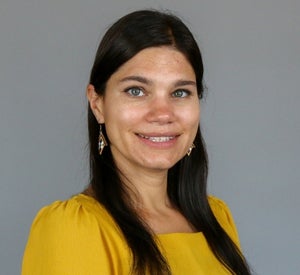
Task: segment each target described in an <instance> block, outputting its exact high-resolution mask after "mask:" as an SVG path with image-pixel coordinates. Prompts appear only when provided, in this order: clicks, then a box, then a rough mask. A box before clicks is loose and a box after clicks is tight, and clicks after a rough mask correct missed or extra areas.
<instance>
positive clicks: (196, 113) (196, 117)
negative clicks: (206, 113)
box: [181, 105, 200, 128]
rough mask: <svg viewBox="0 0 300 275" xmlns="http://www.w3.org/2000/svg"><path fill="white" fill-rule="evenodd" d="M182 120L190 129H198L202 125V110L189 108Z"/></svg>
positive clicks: (196, 107) (182, 114)
mask: <svg viewBox="0 0 300 275" xmlns="http://www.w3.org/2000/svg"><path fill="white" fill-rule="evenodd" d="M181 116H182V120H183V121H184V123H185V124H186V125H187V126H188V127H190V128H195V127H196V128H198V125H199V123H200V108H199V106H197V105H196V106H195V107H194V108H188V109H186V110H185V111H183V112H182V113H181Z"/></svg>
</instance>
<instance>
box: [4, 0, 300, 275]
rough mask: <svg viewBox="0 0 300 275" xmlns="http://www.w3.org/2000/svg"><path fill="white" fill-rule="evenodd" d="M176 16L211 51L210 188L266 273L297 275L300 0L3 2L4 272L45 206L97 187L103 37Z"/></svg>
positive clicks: (12, 269) (207, 109)
mask: <svg viewBox="0 0 300 275" xmlns="http://www.w3.org/2000/svg"><path fill="white" fill-rule="evenodd" d="M149 7H152V8H163V9H170V10H172V11H174V12H175V13H178V14H179V15H180V16H181V17H183V18H184V19H185V22H186V23H187V24H188V25H189V26H190V28H191V29H192V31H193V32H194V34H195V36H196V38H197V40H198V41H199V44H200V47H201V49H202V52H203V57H204V63H205V70H206V71H205V82H206V86H207V97H206V100H205V101H204V102H203V104H202V128H203V131H204V135H205V137H206V142H207V147H208V150H209V156H210V167H211V169H210V177H209V185H210V187H209V188H210V192H211V193H214V194H215V195H217V196H220V197H221V198H222V199H224V200H225V201H226V202H227V203H228V205H229V206H230V207H231V209H232V212H233V215H234V217H235V220H236V224H237V226H238V229H239V233H240V238H241V242H242V246H243V249H244V252H245V254H246V256H247V258H248V260H249V261H250V263H251V265H252V266H253V268H254V269H255V271H256V273H257V274H266V275H276V274H277V275H282V274H285V275H287V274H299V270H300V258H299V255H300V252H299V247H300V237H299V235H300V234H299V233H300V231H299V228H300V220H299V214H298V212H299V210H300V203H299V199H298V196H299V193H300V169H299V164H300V146H299V141H300V108H299V104H300V92H299V78H300V1H297V0H285V1H279V0H252V1H236V0H227V1H222V0H220V1H216V0H201V1H197V0H195V1H192V0H191V1H189V0H185V1H180V0H164V1H155V0H152V1H150V0H148V1H147V0H144V1H140V0H135V1H133V0H131V1H104V0H102V1H101V0H97V1H96V0H85V1H79V0H60V1H41V0H26V1H23V0H1V3H0V36H1V42H0V47H1V48H0V83H1V90H0V129H1V130H0V131H1V132H0V146H1V154H0V179H1V185H0V190H1V192H0V215H1V216H0V220H1V225H0V227H1V228H0V229H1V230H0V273H1V274H4V275H15V274H19V272H20V262H21V258H22V253H23V249H24V246H25V243H26V239H27V235H28V231H29V227H30V224H31V222H32V219H33V217H34V215H35V214H36V212H37V211H38V209H39V208H40V207H42V206H43V205H45V204H48V203H50V202H52V201H53V200H57V199H66V198H68V197H69V196H71V195H72V194H74V193H77V192H80V191H81V190H82V189H83V188H84V186H85V185H86V184H87V181H88V172H87V153H86V142H87V133H86V111H85V109H86V108H85V107H86V100H85V86H86V84H87V82H88V75H89V71H90V67H91V64H92V61H93V57H94V54H95V51H96V48H97V45H98V42H99V39H100V37H101V36H102V34H103V33H104V31H105V29H106V28H107V26H108V25H109V24H110V23H112V21H114V20H115V19H116V18H118V17H119V16H121V15H123V14H124V13H127V12H129V11H132V10H135V9H140V8H149Z"/></svg>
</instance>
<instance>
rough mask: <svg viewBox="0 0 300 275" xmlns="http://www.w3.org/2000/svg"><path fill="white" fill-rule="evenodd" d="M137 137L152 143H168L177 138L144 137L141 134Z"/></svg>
mask: <svg viewBox="0 0 300 275" xmlns="http://www.w3.org/2000/svg"><path fill="white" fill-rule="evenodd" d="M138 136H139V137H141V138H143V139H147V140H149V141H152V142H156V143H159V142H168V141H171V140H173V139H175V138H176V137H177V136H175V135H170V136H146V135H142V134H138Z"/></svg>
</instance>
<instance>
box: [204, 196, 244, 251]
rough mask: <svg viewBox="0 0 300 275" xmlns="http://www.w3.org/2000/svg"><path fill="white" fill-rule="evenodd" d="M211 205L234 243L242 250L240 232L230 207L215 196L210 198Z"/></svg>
mask: <svg viewBox="0 0 300 275" xmlns="http://www.w3.org/2000/svg"><path fill="white" fill-rule="evenodd" d="M209 204H210V207H211V209H212V211H213V213H214V215H215V217H216V219H217V220H218V222H219V224H220V225H221V226H222V227H223V229H224V230H225V231H226V233H227V234H228V235H229V237H230V238H231V239H232V241H233V242H234V243H235V244H236V245H237V246H238V247H239V248H240V241H239V237H238V232H237V229H236V226H235V223H234V220H233V217H232V214H231V211H230V209H229V207H228V206H227V205H226V204H225V202H224V201H222V200H220V199H218V198H216V197H213V196H210V197H209Z"/></svg>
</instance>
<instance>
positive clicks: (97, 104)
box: [86, 84, 104, 124]
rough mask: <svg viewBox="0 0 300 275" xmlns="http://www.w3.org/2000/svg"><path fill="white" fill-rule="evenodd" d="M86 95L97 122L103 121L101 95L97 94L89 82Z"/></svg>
mask: <svg viewBox="0 0 300 275" xmlns="http://www.w3.org/2000/svg"><path fill="white" fill-rule="evenodd" d="M86 97H87V99H88V101H89V104H90V107H91V110H92V112H93V114H94V116H95V117H96V119H97V121H98V123H99V124H102V123H104V115H103V96H101V95H99V94H97V92H96V91H95V87H94V86H93V85H92V84H89V85H88V86H87V88H86Z"/></svg>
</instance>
